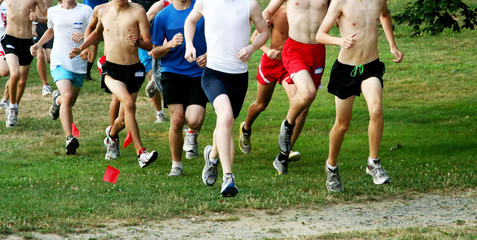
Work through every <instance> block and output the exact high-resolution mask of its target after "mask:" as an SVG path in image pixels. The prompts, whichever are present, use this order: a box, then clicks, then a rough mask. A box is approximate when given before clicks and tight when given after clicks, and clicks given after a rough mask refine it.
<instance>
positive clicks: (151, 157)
mask: <svg viewBox="0 0 477 240" xmlns="http://www.w3.org/2000/svg"><path fill="white" fill-rule="evenodd" d="M156 159H157V152H156V151H152V152H148V151H144V152H142V153H141V154H140V155H139V156H137V161H138V162H139V166H140V167H141V168H145V167H147V166H149V164H151V163H153V162H154V161H156Z"/></svg>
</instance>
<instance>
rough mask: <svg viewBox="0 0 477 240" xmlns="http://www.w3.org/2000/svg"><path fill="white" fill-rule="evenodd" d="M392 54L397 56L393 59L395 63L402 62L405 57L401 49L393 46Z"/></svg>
mask: <svg viewBox="0 0 477 240" xmlns="http://www.w3.org/2000/svg"><path fill="white" fill-rule="evenodd" d="M391 54H392V55H394V57H396V58H395V59H393V61H394V62H395V63H400V62H401V61H402V59H403V57H404V53H402V52H401V51H399V49H398V48H392V49H391Z"/></svg>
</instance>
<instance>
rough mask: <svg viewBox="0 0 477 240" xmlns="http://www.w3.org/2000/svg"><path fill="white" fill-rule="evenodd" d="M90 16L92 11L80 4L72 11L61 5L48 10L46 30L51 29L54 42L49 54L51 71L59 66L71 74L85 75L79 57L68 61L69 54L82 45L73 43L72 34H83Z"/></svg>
mask: <svg viewBox="0 0 477 240" xmlns="http://www.w3.org/2000/svg"><path fill="white" fill-rule="evenodd" d="M92 15H93V10H92V9H91V8H90V7H89V6H87V5H84V4H81V3H77V5H76V7H75V8H73V9H64V8H62V7H61V5H56V6H54V7H51V8H48V15H47V16H48V28H53V31H54V33H55V41H54V42H53V49H52V50H51V54H50V58H51V62H50V69H51V70H53V69H55V68H56V67H57V66H58V65H59V66H61V67H63V68H64V69H66V70H68V71H70V72H72V73H76V74H85V73H86V65H87V63H86V60H82V59H81V57H80V56H76V57H74V58H73V59H70V57H69V52H70V51H71V49H72V48H74V47H79V46H80V45H81V43H82V42H80V43H75V42H73V40H72V36H73V33H84V32H85V31H86V28H87V27H88V25H89V22H90V21H91V17H92Z"/></svg>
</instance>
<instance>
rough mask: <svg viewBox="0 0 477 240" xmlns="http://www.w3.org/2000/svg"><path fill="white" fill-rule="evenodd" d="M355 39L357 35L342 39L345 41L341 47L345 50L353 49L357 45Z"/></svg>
mask: <svg viewBox="0 0 477 240" xmlns="http://www.w3.org/2000/svg"><path fill="white" fill-rule="evenodd" d="M354 37H356V33H353V34H351V35H349V37H345V38H341V39H343V43H341V46H342V47H343V48H345V49H349V48H352V47H353V46H354V45H356V39H354Z"/></svg>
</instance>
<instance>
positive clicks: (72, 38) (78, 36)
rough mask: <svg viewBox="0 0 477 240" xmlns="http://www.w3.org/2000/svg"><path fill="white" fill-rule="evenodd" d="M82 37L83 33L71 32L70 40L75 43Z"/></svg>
mask: <svg viewBox="0 0 477 240" xmlns="http://www.w3.org/2000/svg"><path fill="white" fill-rule="evenodd" d="M83 38H84V33H73V34H72V37H71V40H73V42H75V43H80V42H81V41H82V40H83Z"/></svg>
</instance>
